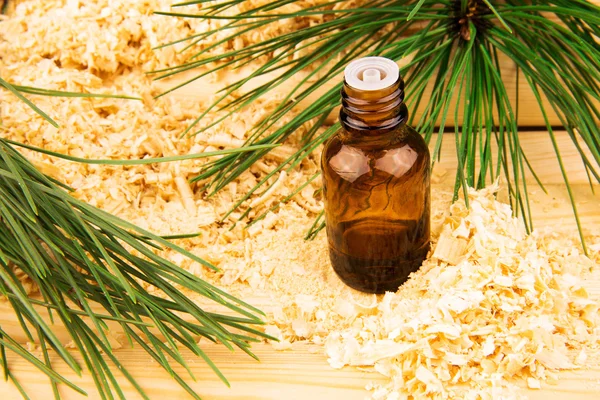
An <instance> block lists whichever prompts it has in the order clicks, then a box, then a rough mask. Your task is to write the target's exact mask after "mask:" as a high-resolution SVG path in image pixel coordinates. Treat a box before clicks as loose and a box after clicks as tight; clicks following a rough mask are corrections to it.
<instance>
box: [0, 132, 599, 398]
mask: <svg viewBox="0 0 600 400" xmlns="http://www.w3.org/2000/svg"><path fill="white" fill-rule="evenodd" d="M448 139H451V138H450V137H449V138H448ZM558 140H559V145H560V148H561V152H562V156H563V160H564V162H565V165H566V166H567V168H568V170H569V176H570V178H571V182H572V184H573V189H574V192H575V193H576V196H577V199H578V205H579V212H580V216H581V218H582V221H583V223H584V226H587V227H594V226H599V225H598V224H599V223H600V195H594V194H592V193H591V191H590V187H589V184H588V183H587V178H586V175H585V172H584V171H583V169H582V168H581V165H582V164H581V161H580V160H579V159H578V156H577V152H576V150H575V149H574V147H573V145H572V144H571V143H570V139H569V138H568V137H567V135H566V134H564V133H558ZM521 142H522V144H523V146H524V148H525V150H526V152H527V155H528V157H529V159H530V161H531V162H532V164H533V166H534V168H535V170H536V172H537V173H538V174H539V175H540V178H541V179H542V181H543V182H545V183H547V189H548V195H546V194H544V193H543V191H542V190H541V189H540V188H539V187H537V186H535V184H533V182H532V184H530V185H529V189H530V193H531V196H532V203H533V211H534V222H535V223H536V226H537V227H543V226H556V225H558V224H560V226H561V227H563V228H566V229H574V227H575V223H574V219H573V217H572V211H571V207H570V204H569V202H568V197H567V195H566V191H565V186H564V184H563V183H562V177H561V175H560V172H559V170H558V166H557V164H556V157H555V156H554V154H553V149H552V147H551V143H550V141H549V140H548V135H547V133H544V132H537V133H536V132H528V133H524V134H523V135H522V137H521ZM452 143H453V140H447V145H448V146H446V147H445V148H444V154H443V155H442V162H441V163H440V164H439V165H438V167H436V168H437V171H436V172H434V177H435V178H434V182H435V183H434V190H435V187H440V186H447V185H449V184H451V183H452V182H453V175H454V172H453V171H455V162H454V158H455V157H454V155H453V151H454V149H453V147H452ZM599 189H600V188H599ZM596 192H597V193H598V191H596ZM586 284H587V285H588V287H589V290H590V292H591V294H592V296H594V297H595V298H600V271H596V275H595V278H594V279H591V280H587V281H586ZM246 300H247V301H249V302H250V303H253V304H254V305H256V306H259V307H263V308H264V309H265V310H268V304H267V303H266V302H265V300H263V298H261V296H260V294H257V297H256V298H255V299H252V298H249V299H246ZM0 324H1V325H2V328H3V329H5V330H7V331H8V332H9V333H11V334H14V335H16V336H15V337H17V338H19V339H21V340H23V341H24V340H25V337H24V335H23V334H22V333H20V332H19V330H20V328H19V327H18V324H17V322H16V321H15V319H14V317H13V315H12V311H11V310H10V309H9V308H8V307H7V306H6V305H5V304H0ZM56 333H57V335H58V336H59V337H61V338H64V340H65V342H67V341H68V340H69V339H68V337H67V336H66V332H65V331H64V329H62V328H61V327H60V326H57V327H56ZM204 349H205V351H206V352H207V354H208V355H209V356H210V357H211V358H212V359H213V360H214V361H215V363H216V364H217V365H218V366H219V368H220V369H221V371H222V372H223V373H224V374H225V376H227V378H228V379H229V380H230V382H231V388H227V387H226V386H225V385H224V384H222V383H221V382H220V381H219V379H218V378H217V377H216V376H215V375H214V374H213V373H212V371H211V370H210V369H209V368H208V367H207V366H206V365H205V364H204V362H203V361H202V360H200V359H195V358H194V357H193V356H192V355H191V354H190V355H189V357H187V358H186V359H187V360H189V364H190V366H191V369H192V371H193V373H194V374H195V376H196V378H197V381H196V382H193V381H192V380H191V379H190V382H188V383H189V384H190V386H191V387H192V388H193V389H195V390H196V391H197V393H198V394H200V395H201V396H202V397H203V398H205V399H314V400H317V399H346V400H350V399H363V398H365V396H366V395H367V392H366V390H365V385H366V384H367V383H368V382H371V381H378V380H379V381H381V376H380V375H378V374H375V373H368V372H364V371H359V370H357V369H353V368H349V367H348V368H344V369H342V370H334V369H332V368H330V367H329V365H328V363H327V361H326V357H325V356H324V354H323V351H322V348H320V347H318V346H315V345H310V344H307V343H295V344H294V348H293V350H291V351H285V352H279V351H275V350H273V349H272V348H271V346H270V345H268V344H261V345H255V346H253V350H254V352H255V353H256V354H257V355H258V357H259V358H260V362H257V361H255V360H253V359H251V358H250V357H248V356H246V355H245V354H243V353H242V352H240V351H238V352H235V353H230V352H229V351H228V350H226V349H224V348H223V347H220V346H216V345H205V346H204ZM115 355H116V356H117V358H118V359H119V360H120V361H121V362H122V363H123V364H124V366H125V367H126V368H128V369H129V371H130V372H131V373H132V375H133V376H134V377H135V378H136V379H137V380H138V382H139V383H140V384H141V386H142V387H143V388H144V389H145V390H146V391H147V393H148V394H149V395H150V397H151V398H153V399H180V398H181V399H185V398H188V397H189V396H188V395H187V394H186V393H185V392H184V391H183V389H181V388H180V387H179V386H178V385H177V384H176V383H175V382H174V381H173V380H172V379H171V378H170V377H169V376H168V374H167V373H166V372H164V371H163V370H162V369H161V368H160V367H159V366H158V365H157V364H156V363H155V362H154V361H153V360H151V358H150V356H148V355H147V354H146V353H144V352H143V351H142V350H141V349H139V348H134V349H120V350H116V351H115ZM76 358H77V357H76ZM78 359H79V360H81V358H80V357H79V358H78ZM9 363H10V368H11V370H12V371H13V372H14V373H15V375H16V377H17V378H18V379H19V380H20V382H21V383H22V384H23V386H24V387H25V388H26V390H27V391H28V393H29V394H30V396H31V398H32V399H47V398H51V397H52V392H51V389H50V385H49V383H48V379H47V378H46V377H45V376H44V375H43V374H42V373H40V372H38V371H37V370H36V369H35V367H33V366H32V365H30V364H29V363H27V362H25V361H23V360H21V359H20V358H18V357H16V356H14V354H13V355H10V356H9ZM55 366H56V367H55V368H56V370H57V372H59V373H61V374H64V375H65V376H66V377H68V378H69V379H71V380H72V381H73V382H74V383H76V384H77V385H79V386H80V387H82V388H84V390H86V391H88V393H89V398H92V399H95V398H99V396H98V395H96V394H95V393H96V392H95V389H94V383H93V380H92V378H91V376H90V375H89V374H84V375H83V376H82V377H77V376H76V375H75V374H74V373H73V372H72V371H71V370H70V369H69V368H68V367H67V366H66V365H64V364H61V363H60V362H57V363H55ZM179 372H182V373H184V371H181V370H180V371H179ZM560 376H561V380H560V382H559V384H558V385H555V386H552V385H547V384H543V388H542V390H537V391H533V390H528V389H524V390H525V391H526V393H527V394H528V395H529V397H530V398H531V399H544V400H559V399H560V400H563V399H569V400H583V399H599V398H600V368H590V369H587V370H579V371H573V372H564V373H562V374H561V375H560ZM121 384H122V389H123V391H124V393H125V394H126V398H127V399H137V398H140V397H139V395H138V394H137V393H136V391H135V389H134V388H133V387H132V386H131V384H129V382H127V381H126V380H125V379H121ZM61 393H62V394H63V395H64V398H65V399H78V398H83V397H82V396H81V395H78V394H77V393H75V392H73V391H72V390H70V389H68V388H64V387H63V388H61ZM19 398H20V396H19V394H18V392H17V390H16V388H15V387H14V386H13V385H12V384H10V383H5V382H0V399H1V400H9V399H19Z"/></svg>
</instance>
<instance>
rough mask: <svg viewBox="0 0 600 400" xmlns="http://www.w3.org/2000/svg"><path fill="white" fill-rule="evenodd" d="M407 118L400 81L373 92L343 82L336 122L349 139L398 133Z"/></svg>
mask: <svg viewBox="0 0 600 400" xmlns="http://www.w3.org/2000/svg"><path fill="white" fill-rule="evenodd" d="M407 119H408V109H407V108H406V104H404V81H403V80H402V78H398V80H397V81H396V82H395V83H394V84H392V85H391V86H389V87H387V88H385V89H381V90H373V91H365V90H358V89H355V88H353V87H351V86H349V85H348V84H347V82H345V81H344V86H343V88H342V108H341V110H340V123H341V124H342V128H343V129H344V131H345V132H346V134H347V135H349V136H350V137H351V138H361V139H363V140H369V139H380V138H383V137H388V136H390V135H392V136H393V135H395V134H396V132H401V128H402V127H403V126H404V125H405V123H406V120H407Z"/></svg>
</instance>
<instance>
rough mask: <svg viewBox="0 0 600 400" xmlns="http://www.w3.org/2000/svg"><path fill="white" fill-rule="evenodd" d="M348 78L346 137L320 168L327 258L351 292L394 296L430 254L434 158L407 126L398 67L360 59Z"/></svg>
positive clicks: (332, 145)
mask: <svg viewBox="0 0 600 400" xmlns="http://www.w3.org/2000/svg"><path fill="white" fill-rule="evenodd" d="M344 75H345V76H344V78H345V79H344V86H343V89H342V109H341V111H340V123H341V129H340V130H339V132H337V134H336V135H334V136H333V137H332V138H331V139H329V141H328V142H327V143H326V144H325V148H324V150H323V155H322V160H321V164H322V165H321V168H322V173H323V187H324V196H325V216H326V224H327V237H328V241H329V255H330V258H331V263H332V265H333V269H334V270H335V272H336V273H337V274H338V276H339V277H340V278H341V279H342V281H344V282H345V283H346V284H347V285H349V286H351V287H353V288H355V289H357V290H361V291H364V292H370V293H383V292H385V291H396V289H398V287H399V286H400V285H401V284H402V283H404V282H405V281H406V279H407V278H408V275H409V274H410V273H411V272H413V271H416V270H417V269H418V268H419V267H420V266H421V263H422V262H423V259H424V258H425V257H426V255H427V252H428V250H429V207H430V206H429V203H430V200H429V191H430V189H429V179H430V168H429V166H430V157H429V150H428V148H427V145H426V143H425V141H424V140H423V138H422V137H421V135H419V134H418V133H417V132H416V131H415V130H414V129H413V128H411V127H409V126H408V125H406V120H407V117H408V110H407V108H406V105H405V104H404V102H403V100H404V82H403V81H402V78H401V77H400V74H399V70H398V66H397V65H396V63H395V62H393V61H391V60H389V59H386V58H382V57H366V58H362V59H359V60H356V61H353V62H352V63H350V64H349V65H348V66H347V68H346V70H345V74H344Z"/></svg>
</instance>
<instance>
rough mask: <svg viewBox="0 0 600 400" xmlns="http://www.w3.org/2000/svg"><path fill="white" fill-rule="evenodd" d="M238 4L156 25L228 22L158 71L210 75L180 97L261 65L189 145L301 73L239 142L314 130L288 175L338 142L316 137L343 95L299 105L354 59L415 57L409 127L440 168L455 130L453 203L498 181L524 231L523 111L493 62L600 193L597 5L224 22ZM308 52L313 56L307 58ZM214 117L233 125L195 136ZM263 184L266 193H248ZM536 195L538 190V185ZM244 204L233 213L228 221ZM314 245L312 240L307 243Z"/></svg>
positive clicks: (422, 0)
mask: <svg viewBox="0 0 600 400" xmlns="http://www.w3.org/2000/svg"><path fill="white" fill-rule="evenodd" d="M242 2H243V1H242V0H229V1H225V2H218V3H216V4H215V3H213V2H209V1H204V0H197V1H188V2H185V3H181V4H180V5H193V4H198V5H201V6H202V8H201V11H199V12H198V13H197V14H183V13H177V12H159V13H158V14H162V15H169V16H178V17H185V18H201V19H221V20H226V21H227V23H226V24H225V26H224V27H222V28H221V29H220V32H222V31H227V32H229V34H228V35H227V36H226V37H223V38H222V39H220V40H219V41H217V42H216V43H214V44H212V45H210V46H206V48H204V49H203V50H202V51H200V52H198V53H197V54H194V55H192V56H191V57H190V58H189V60H188V61H187V62H185V63H184V64H182V65H179V66H176V67H173V68H168V69H165V70H162V71H155V73H158V74H160V75H159V76H158V77H157V79H161V78H163V77H167V76H172V75H174V74H177V73H181V72H184V71H189V70H193V69H195V68H198V67H202V66H208V69H207V70H206V71H205V72H203V73H202V74H198V75H197V76H195V77H193V78H192V79H190V80H188V81H186V82H184V83H182V84H181V85H184V84H187V83H189V82H191V81H193V80H195V79H198V78H199V77H201V76H204V75H206V74H208V73H210V72H212V71H216V70H220V69H223V68H229V69H232V68H240V67H243V66H245V65H247V64H248V63H250V62H253V61H254V60H257V59H259V58H260V59H261V60H266V61H264V62H262V65H261V66H260V67H259V68H257V69H256V70H254V71H253V72H252V73H250V74H248V75H247V76H245V77H244V78H243V79H240V80H239V81H237V82H235V83H233V84H231V85H229V86H227V87H225V88H224V89H223V90H222V96H220V98H219V99H218V100H217V101H216V102H215V103H214V104H212V105H211V106H210V107H209V108H208V109H207V110H206V111H205V112H204V113H203V114H201V115H200V116H199V117H198V118H197V120H196V121H195V122H194V123H193V124H191V125H190V127H189V128H188V129H187V131H186V133H189V134H197V133H198V132H201V131H203V130H205V129H208V128H210V127H211V126H214V124H216V123H218V122H220V121H221V120H224V119H227V118H228V116H229V115H230V114H231V113H234V112H236V111H238V110H240V109H242V108H243V107H245V106H247V105H248V104H251V103H252V102H254V101H256V100H257V99H258V98H260V97H261V96H265V95H268V94H269V93H270V91H272V90H273V89H275V88H276V87H278V86H279V85H281V84H284V83H285V82H286V81H287V80H289V79H290V78H292V77H293V76H294V75H296V74H298V73H299V72H301V71H307V74H306V77H305V78H304V79H303V80H302V81H301V82H300V83H299V84H297V85H295V86H293V87H291V88H290V89H289V91H288V92H287V95H286V97H285V98H284V100H283V101H282V102H281V105H280V106H278V107H277V108H276V109H275V110H274V111H273V112H272V113H271V114H270V115H268V116H267V117H266V118H265V119H264V120H262V121H261V122H260V123H259V124H257V125H256V126H255V127H254V128H253V130H252V133H251V135H250V137H249V139H248V141H247V142H246V144H247V145H252V144H266V143H283V142H285V141H286V139H287V138H288V137H289V136H290V135H291V134H292V133H293V132H294V131H295V130H297V129H298V128H299V127H300V126H302V125H303V124H306V123H308V122H309V121H315V120H316V124H315V125H313V129H311V130H310V131H309V133H308V134H307V138H306V140H305V142H304V143H305V146H304V147H303V148H302V149H301V150H299V151H298V152H297V153H296V154H294V155H293V156H292V157H290V159H288V160H287V161H285V162H284V163H283V164H282V165H280V166H279V167H278V170H279V169H281V168H289V167H290V166H292V165H295V164H297V163H298V162H299V161H301V160H302V158H304V157H306V156H307V155H308V154H309V152H310V151H312V150H313V149H314V148H315V147H316V146H317V145H318V144H319V143H321V142H323V141H324V140H326V139H327V137H328V136H329V135H331V134H333V133H334V132H335V130H336V128H337V125H335V126H334V127H333V128H332V129H328V130H327V132H326V134H324V135H321V136H314V135H315V132H316V130H317V129H316V128H318V127H319V126H320V125H323V124H324V123H325V118H324V116H326V115H327V114H329V113H330V111H331V110H332V109H333V108H334V107H336V106H338V105H339V103H340V100H339V91H340V88H341V83H338V84H337V85H335V86H334V87H333V88H332V89H330V90H328V91H327V92H325V93H324V94H323V96H322V97H321V98H320V99H319V100H318V101H316V102H314V103H312V104H310V105H308V106H307V107H306V108H304V109H300V108H299V106H298V103H299V102H300V101H302V100H303V99H306V98H307V97H308V96H309V95H310V94H311V93H314V92H315V91H317V90H319V89H320V88H322V87H323V85H324V84H325V83H326V82H327V81H329V80H332V79H337V77H338V76H339V74H340V73H341V72H342V71H343V69H344V67H345V66H346V65H347V64H348V62H349V61H351V60H352V59H355V58H357V57H361V56H366V55H377V56H384V57H388V58H391V59H393V60H401V59H404V58H406V57H408V56H410V59H409V60H410V61H408V62H407V63H406V65H405V66H404V67H403V68H402V70H401V72H402V74H403V76H404V78H405V81H406V87H407V91H406V98H407V105H408V106H409V109H413V110H416V109H417V108H418V107H419V105H421V104H420V103H421V101H422V98H423V97H424V94H425V90H426V88H427V85H428V84H430V83H432V84H433V89H432V90H431V93H428V94H430V98H429V100H428V101H427V104H425V105H424V110H425V111H424V113H423V114H422V116H421V118H418V119H417V118H416V117H415V116H414V115H413V116H412V117H411V119H410V121H409V123H410V124H411V125H413V126H414V127H415V128H416V129H417V130H418V131H419V132H421V133H422V134H423V136H424V138H425V140H426V141H427V142H430V141H431V140H432V138H433V134H434V133H436V132H437V133H440V135H438V136H437V139H436V141H435V143H434V144H433V160H434V162H437V161H438V160H439V156H440V148H441V146H442V143H443V140H444V138H446V137H447V136H444V135H442V134H441V133H443V132H444V131H445V130H446V129H452V128H453V130H454V135H455V138H454V140H455V141H456V149H457V154H456V157H457V160H458V165H459V170H458V173H457V178H456V185H455V198H457V197H458V193H459V190H460V189H461V187H462V188H463V190H466V187H467V185H468V186H473V187H476V188H481V187H483V186H485V185H486V183H489V182H490V181H492V180H494V179H495V178H496V177H498V176H499V175H503V176H505V177H506V180H507V184H508V189H509V192H510V197H511V199H510V201H511V205H512V206H513V210H515V213H516V214H520V215H521V216H522V217H523V220H524V222H525V224H526V226H527V228H528V229H531V228H532V227H533V221H532V219H531V212H530V210H529V200H528V197H527V187H526V182H525V172H526V170H527V169H531V167H530V164H529V162H528V160H527V156H526V154H525V153H524V151H523V149H522V147H521V145H520V142H519V135H518V126H517V122H518V106H517V105H515V104H511V102H510V100H509V93H508V91H507V88H506V85H505V84H504V82H503V77H502V72H501V68H500V57H501V55H504V56H505V57H508V58H509V59H510V60H512V61H513V62H514V63H515V64H516V66H517V67H518V70H519V71H520V72H521V73H522V76H523V77H524V78H525V80H526V81H527V83H528V84H529V86H530V87H531V90H532V92H533V93H534V94H535V95H536V97H538V99H539V107H540V109H541V110H542V112H543V114H544V115H546V114H547V111H548V110H546V109H545V108H546V106H545V105H544V104H543V103H542V101H541V97H542V95H543V96H545V97H546V98H547V99H548V100H549V104H550V107H551V108H552V109H553V110H554V111H555V112H556V113H557V115H558V117H559V118H560V121H561V122H562V124H563V129H565V130H566V131H567V132H568V133H569V135H570V137H571V138H572V140H573V143H574V144H575V145H576V146H577V148H578V149H579V150H580V152H581V160H582V162H583V165H584V168H585V169H586V171H587V173H588V176H589V179H590V184H592V181H596V182H598V181H600V175H599V174H598V166H599V165H600V134H599V128H598V123H597V121H598V119H599V118H600V113H599V111H598V108H597V104H598V101H599V100H600V96H599V92H600V91H599V90H598V83H599V77H600V73H599V72H598V71H599V70H600V45H599V44H598V43H600V42H599V39H600V38H599V36H600V27H599V23H600V8H599V7H597V6H595V5H593V4H592V3H590V2H588V1H583V0H575V1H572V0H549V1H542V0H531V1H528V2H523V1H516V0H506V1H492V0H446V1H433V0H418V1H416V0H370V1H367V2H365V3H363V4H362V5H361V6H360V7H358V8H351V7H349V8H344V7H342V9H336V10H334V9H332V7H333V6H334V5H338V4H340V3H342V4H343V3H344V1H343V0H334V1H330V2H326V3H322V4H320V5H316V6H313V7H308V8H304V9H301V11H296V12H292V13H285V12H282V11H281V7H283V6H286V5H289V4H293V3H296V0H278V1H274V2H269V3H267V4H264V5H262V6H257V7H255V8H252V9H249V10H247V11H244V12H240V13H238V14H233V15H231V14H232V13H231V10H230V9H231V7H232V6H235V5H238V4H240V3H242ZM314 15H320V16H328V18H326V19H325V22H323V23H320V24H317V25H313V24H307V26H306V27H304V28H301V29H299V30H296V31H292V32H289V33H284V34H282V35H279V36H277V37H274V38H269V39H265V40H263V41H260V42H258V43H253V44H250V45H248V46H245V47H244V48H243V49H241V50H228V51H223V52H221V53H217V52H213V50H214V49H215V48H218V47H219V46H222V45H224V44H225V43H227V42H229V41H231V40H232V39H235V38H236V37H238V36H240V35H244V34H249V33H252V32H253V31H258V30H263V29H265V28H266V27H267V26H268V25H269V24H273V23H276V22H279V21H281V20H286V19H290V18H297V19H302V18H305V17H308V16H314ZM415 32H416V33H415ZM214 33H215V31H210V32H206V33H202V34H198V35H194V36H193V37H189V38H182V39H181V40H178V42H183V41H188V42H189V46H188V48H189V47H190V46H192V45H193V44H196V43H199V42H200V41H202V40H203V39H205V38H207V37H209V36H210V35H212V34H214ZM170 44H172V43H170ZM309 47H310V49H311V51H309V52H306V54H304V53H303V52H305V50H306V49H307V48H309ZM186 49H187V48H186ZM209 52H213V53H217V54H216V55H212V54H213V53H210V54H209ZM261 57H262V58H261ZM267 73H274V74H275V77H273V78H272V79H270V80H268V81H267V82H266V83H264V84H262V85H260V86H258V87H256V88H255V89H252V90H248V91H244V88H243V85H244V84H245V83H246V82H248V81H249V80H250V79H252V78H255V77H258V76H261V75H264V74H267ZM317 73H319V74H321V78H320V79H318V80H316V81H315V82H312V83H311V81H310V80H311V78H314V77H315V76H316V74H317ZM181 85H179V86H181ZM173 89H175V88H173ZM428 90H429V89H428ZM168 92H170V91H167V92H165V93H164V94H166V93H168ZM234 92H237V93H238V95H236V96H235V98H234V99H233V100H230V99H231V97H229V95H230V94H232V93H234ZM459 105H462V106H463V107H462V115H461V117H462V121H463V123H462V126H459V125H458V124H456V123H455V126H454V127H448V126H447V120H448V116H449V115H451V114H449V113H451V112H454V120H455V121H456V120H458V117H459V107H458V106H459ZM213 109H220V110H227V111H228V114H227V115H224V116H223V117H222V118H221V119H220V120H218V121H215V122H213V123H211V124H207V125H204V126H202V127H201V128H200V129H198V130H196V131H194V129H195V128H196V129H197V126H198V123H199V122H200V120H201V119H202V117H203V116H204V115H206V113H208V112H209V111H210V110H213ZM292 110H297V113H296V114H295V116H294V117H293V118H291V120H290V122H288V123H286V124H284V125H283V126H281V127H278V128H276V129H275V128H274V125H275V123H276V122H277V121H278V120H280V118H282V117H283V116H284V115H286V114H287V113H289V112H290V111H292ZM547 129H548V133H549V135H550V137H551V140H552V142H553V143H554V145H555V151H556V156H557V160H558V161H559V164H560V167H561V170H562V172H563V177H564V180H565V183H566V186H567V188H568V190H569V196H570V198H571V202H572V204H573V210H574V214H575V218H576V219H577V224H578V226H579V230H580V235H581V238H582V242H583V233H582V231H581V224H580V221H579V218H578V216H577V209H576V206H575V199H574V198H573V195H572V192H571V189H570V185H569V180H568V177H567V174H566V172H565V168H564V165H563V164H562V161H561V157H560V149H559V148H558V146H556V141H555V139H554V133H553V130H552V127H551V126H550V124H549V123H547ZM492 143H495V144H496V145H497V151H496V152H493V151H492V146H491V145H492ZM586 148H587V149H588V150H589V152H590V154H591V157H588V156H586V155H585V153H584V151H583V149H586ZM268 151H269V150H268V149H265V150H258V151H255V152H248V153H243V154H236V155H230V156H226V157H223V158H221V159H220V160H218V161H216V162H214V163H212V164H209V165H207V166H206V168H205V169H204V170H203V171H202V172H201V173H200V175H199V176H198V177H197V178H196V179H197V180H208V179H209V178H210V179H209V180H208V181H207V184H206V187H207V188H208V189H209V190H210V193H209V194H212V193H214V192H216V191H218V190H220V189H222V188H223V187H224V186H225V185H227V184H228V183H229V182H231V181H232V180H233V179H235V178H236V177H238V176H239V175H240V174H241V173H243V172H244V171H245V170H247V169H248V168H249V167H250V166H251V165H252V164H253V163H254V162H256V161H257V160H259V159H260V158H261V157H263V156H264V155H265V154H266V153H267V152H268ZM477 158H479V160H480V164H479V166H478V165H477V164H476V159H477ZM532 172H533V171H532ZM534 176H535V173H534ZM536 179H537V177H536ZM265 182H266V180H263V181H261V182H260V183H259V184H258V185H257V186H256V187H255V188H253V189H252V190H251V191H250V193H252V192H254V191H256V190H257V189H258V188H259V187H261V186H262V185H264V183H265ZM538 183H540V185H541V182H539V180H538ZM542 188H543V186H542ZM247 197H248V196H246V197H245V198H247ZM243 200H244V199H242V201H243ZM241 204H242V202H238V203H237V204H235V205H234V209H235V208H237V207H239V206H240V205H241ZM232 211H233V210H232ZM322 226H324V225H323V224H322V223H320V222H319V223H317V224H316V227H317V228H318V227H322ZM314 234H315V232H314V231H312V232H311V233H310V234H309V236H311V237H312V236H314ZM584 249H585V243H584Z"/></svg>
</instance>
